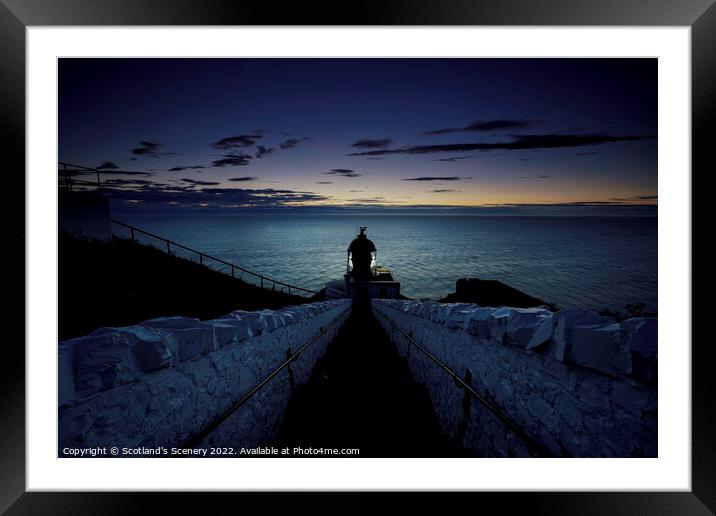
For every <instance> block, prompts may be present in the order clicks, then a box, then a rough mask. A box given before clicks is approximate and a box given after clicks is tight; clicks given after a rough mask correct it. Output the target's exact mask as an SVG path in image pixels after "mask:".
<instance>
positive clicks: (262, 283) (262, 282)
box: [259, 276, 264, 288]
mask: <svg viewBox="0 0 716 516" xmlns="http://www.w3.org/2000/svg"><path fill="white" fill-rule="evenodd" d="M259 278H261V288H264V277H263V276H259Z"/></svg>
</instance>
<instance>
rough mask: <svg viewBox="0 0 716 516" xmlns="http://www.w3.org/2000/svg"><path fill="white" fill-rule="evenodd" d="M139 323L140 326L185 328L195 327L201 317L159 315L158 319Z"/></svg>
mask: <svg viewBox="0 0 716 516" xmlns="http://www.w3.org/2000/svg"><path fill="white" fill-rule="evenodd" d="M139 324H140V326H149V327H151V328H165V329H176V330H183V329H186V328H193V327H194V326H196V325H197V324H199V319H194V318H192V317H181V316H174V317H158V318H156V319H149V320H147V321H144V322H141V323H139Z"/></svg>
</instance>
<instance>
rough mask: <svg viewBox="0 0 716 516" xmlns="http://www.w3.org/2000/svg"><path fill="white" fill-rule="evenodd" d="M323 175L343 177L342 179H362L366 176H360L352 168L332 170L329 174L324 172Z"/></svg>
mask: <svg viewBox="0 0 716 516" xmlns="http://www.w3.org/2000/svg"><path fill="white" fill-rule="evenodd" d="M323 173H324V174H329V175H334V176H341V177H360V176H362V175H364V174H360V173H358V172H356V171H355V170H352V169H350V168H332V169H331V170H329V171H328V172H323Z"/></svg>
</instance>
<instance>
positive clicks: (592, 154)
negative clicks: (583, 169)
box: [577, 152, 599, 156]
mask: <svg viewBox="0 0 716 516" xmlns="http://www.w3.org/2000/svg"><path fill="white" fill-rule="evenodd" d="M595 154H599V153H598V152H578V153H577V156H594V155H595Z"/></svg>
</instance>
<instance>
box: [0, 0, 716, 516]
mask: <svg viewBox="0 0 716 516" xmlns="http://www.w3.org/2000/svg"><path fill="white" fill-rule="evenodd" d="M43 25H47V26H64V25H68V26H69V25H101V26H111V25H445V26H452V25H455V26H456V25H574V26H594V25H602V26H617V25H636V26H689V27H691V44H692V56H691V57H692V63H691V64H692V172H691V180H692V192H693V197H692V249H691V252H692V277H695V278H697V279H700V280H701V283H698V282H692V285H693V287H692V296H693V297H692V321H694V322H697V321H699V324H694V325H693V330H696V329H699V330H700V329H703V327H704V326H705V324H704V322H703V320H705V319H706V318H707V317H708V314H707V312H706V311H707V310H708V307H709V302H708V298H706V297H705V296H704V297H701V298H699V296H697V295H696V294H698V293H699V291H701V292H702V293H703V294H705V291H706V288H707V287H706V284H707V283H708V279H707V278H709V273H708V271H707V270H706V267H705V265H701V263H699V261H698V260H697V259H696V258H697V257H698V256H699V255H698V254H697V253H696V252H695V251H696V246H695V244H696V243H697V242H696V239H695V238H693V237H694V236H696V235H699V230H701V231H703V232H705V233H706V235H708V234H712V233H713V229H711V230H710V231H709V216H708V215H707V214H706V212H705V209H704V208H703V207H704V206H705V205H706V201H705V200H704V201H703V202H701V203H699V202H696V199H697V198H698V197H699V196H706V195H708V190H707V189H705V188H702V189H700V190H699V189H698V188H693V182H694V180H695V179H696V178H697V177H698V178H699V184H702V185H703V180H702V179H700V178H701V177H702V176H703V177H706V175H707V173H708V172H709V171H712V169H713V166H710V167H709V165H711V163H710V161H711V159H712V157H711V155H710V154H711V152H710V148H711V147H712V145H713V144H712V143H711V138H710V136H711V134H712V131H711V130H713V128H714V126H715V125H716V105H715V104H716V103H715V102H714V95H715V94H714V92H716V6H714V0H601V1H594V0H501V1H499V2H496V1H488V0H472V1H469V2H466V1H460V0H449V1H441V2H411V1H409V0H393V1H387V0H382V1H363V2H352V3H350V4H346V3H342V2H334V3H331V4H326V5H323V4H319V3H314V4H306V3H281V4H280V5H279V4H275V3H274V2H263V3H259V2H248V1H245V0H238V1H237V0H234V1H232V0H211V1H209V0H0V78H1V79H0V120H1V121H2V122H1V124H0V125H1V126H2V127H1V128H0V130H1V131H2V134H3V137H2V139H0V142H1V143H0V145H2V148H3V151H4V152H3V154H2V156H3V162H4V164H5V166H6V167H7V168H5V173H10V172H14V175H13V176H12V182H11V188H12V189H13V192H14V194H13V195H12V197H13V198H15V199H16V200H18V201H19V203H20V204H21V206H11V205H10V204H7V203H4V204H2V209H3V210H4V211H5V212H6V213H3V215H4V217H3V220H5V221H6V222H7V224H6V225H5V228H4V230H5V235H6V241H5V243H6V244H7V245H11V247H12V249H13V252H12V253H10V252H8V253H3V263H4V265H5V267H6V269H5V270H6V271H11V270H14V271H19V270H26V269H25V259H26V258H27V257H26V256H25V252H24V240H25V227H24V220H23V223H20V222H19V220H18V216H17V213H18V210H23V212H24V194H25V192H24V181H20V180H19V179H18V177H19V176H20V172H19V171H23V172H22V174H23V178H24V170H25V146H24V135H25V29H26V28H27V27H31V26H43ZM6 184H7V183H6ZM8 197H10V196H8ZM698 208H701V209H702V212H701V213H699V212H698V211H697V209H698ZM10 221H14V222H12V223H10ZM7 237H10V238H7ZM47 265H48V267H53V266H54V264H53V263H50V262H48V264H47ZM694 274H696V276H693V275H694ZM6 292H9V290H7V291H6ZM16 292H17V294H18V295H17V296H15V297H12V298H11V297H10V296H9V295H8V294H6V295H5V296H4V300H3V319H4V322H5V323H6V326H7V327H15V328H18V329H21V328H23V325H21V323H20V321H23V320H25V307H24V299H25V293H24V290H23V291H22V293H20V292H19V287H18V288H17V291H16ZM698 299H702V301H701V302H700V303H699V302H697V300H698ZM710 304H711V306H713V303H710ZM701 337H702V338H699V333H698V332H696V331H693V333H692V343H691V344H692V348H691V349H692V491H691V492H656V491H653V492H643V493H635V492H619V493H617V492H609V493H604V492H592V493H470V494H457V495H453V496H455V497H457V498H460V497H467V496H469V497H470V500H464V501H465V502H467V503H468V504H469V505H468V506H467V507H473V508H474V509H477V508H483V509H487V507H491V506H497V507H499V508H500V512H503V513H504V512H507V513H511V512H517V511H520V512H522V511H525V512H527V511H529V512H531V513H534V514H552V515H557V514H653V515H659V514H664V515H666V514H669V515H672V514H710V513H713V511H714V510H715V508H716V492H715V491H716V490H714V488H713V487H714V486H716V474H715V470H716V453H714V451H715V450H714V448H715V446H714V442H715V441H716V440H715V439H714V436H715V435H716V428H715V425H714V413H716V410H715V406H714V399H713V397H712V396H711V392H713V388H712V386H711V385H710V384H711V376H712V371H711V369H712V367H713V364H714V360H713V356H714V352H713V343H712V342H711V341H712V340H713V337H712V336H708V335H706V336H704V335H701ZM707 337H711V338H710V339H709V338H707ZM20 339H23V340H24V332H23V331H22V330H20V335H19V336H18V338H17V339H15V340H12V341H10V340H8V341H6V342H5V343H4V345H3V348H4V349H3V359H2V360H0V367H2V371H1V372H0V379H1V382H2V391H0V421H1V422H0V427H1V430H0V432H1V433H0V435H1V437H0V439H1V446H2V453H0V478H2V481H0V511H5V510H7V513H8V514H127V513H144V512H150V507H152V506H156V505H157V504H158V505H160V506H161V508H162V510H161V512H162V513H169V512H170V511H171V512H174V511H180V512H197V511H199V512H204V511H205V510H207V508H209V507H210V505H208V503H209V501H208V500H207V496H209V495H207V494H198V495H192V496H191V497H190V496H189V494H188V493H59V492H53V493H36V492H30V493H28V492H25V367H24V365H25V353H24V349H23V347H21V346H19V345H17V343H19V341H20ZM688 344H689V343H687V342H683V343H664V344H663V345H688ZM211 496H212V500H211V506H214V507H219V506H218V505H217V504H218V503H221V504H222V506H223V504H224V503H229V504H230V505H228V507H232V506H233V507H234V508H235V509H236V510H237V511H238V510H242V511H247V510H251V509H250V507H252V506H261V507H262V508H263V509H264V510H263V511H262V512H270V510H271V508H273V507H275V504H276V503H281V504H284V503H286V500H285V498H284V497H278V498H277V497H276V496H275V494H267V493H249V494H247V493H243V494H241V493H235V494H234V493H223V494H212V495H211ZM214 497H218V498H219V499H218V500H217V499H215V498H214ZM236 497H240V498H241V500H240V501H239V500H237V498H236ZM290 503H291V504H296V503H298V504H301V505H303V504H306V506H307V508H308V509H309V510H310V511H311V513H319V514H323V513H326V514H357V513H362V512H370V513H372V512H379V510H380V509H382V508H384V507H386V506H385V497H384V496H383V495H381V494H378V493H343V494H338V495H336V494H331V495H326V494H318V493H296V494H295V495H293V496H292V497H291V502H290ZM401 503H403V504H404V505H403V509H402V510H401V512H407V511H409V510H413V509H415V508H417V507H419V508H421V509H422V510H425V509H429V508H432V504H435V503H437V504H440V505H441V506H442V510H444V509H445V508H446V507H445V506H444V504H445V501H444V500H442V499H441V498H440V497H438V498H437V499H436V498H434V497H431V498H430V499H426V498H425V496H424V495H423V494H417V495H415V496H412V497H410V498H409V499H404V500H402V502H401ZM458 503H461V500H459V499H458V500H451V501H450V505H451V506H453V507H457V505H454V504H458ZM233 504H239V505H233ZM200 509H201V510H200Z"/></svg>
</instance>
